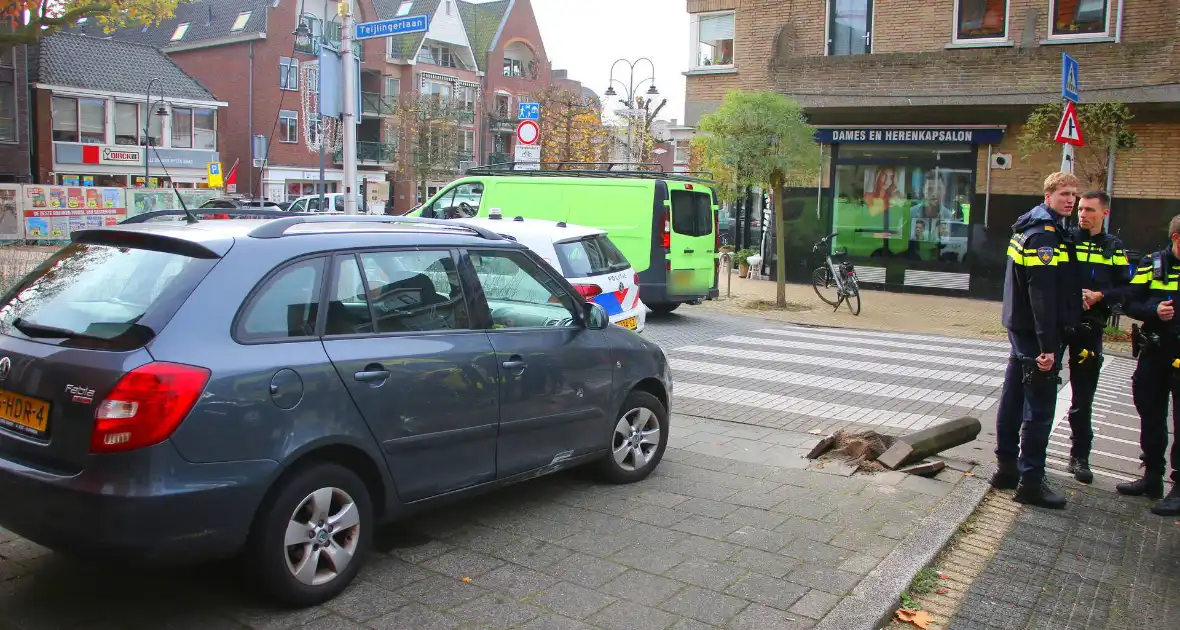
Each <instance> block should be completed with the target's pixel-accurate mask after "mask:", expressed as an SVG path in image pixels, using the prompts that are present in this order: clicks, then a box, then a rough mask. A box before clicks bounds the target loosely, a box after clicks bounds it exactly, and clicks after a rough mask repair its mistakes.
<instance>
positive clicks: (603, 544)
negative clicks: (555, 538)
mask: <svg viewBox="0 0 1180 630" xmlns="http://www.w3.org/2000/svg"><path fill="white" fill-rule="evenodd" d="M631 542H632V540H631V539H630V537H627V536H619V535H618V534H615V535H613V536H612V535H609V534H600V533H598V532H582V533H579V534H574V535H573V536H570V537H569V538H566V539H565V540H563V541H561V543H560V544H561V546H562V547H565V548H567V549H573V550H575V551H580V552H582V553H586V554H590V555H592V556H596V557H599V558H605V557H607V556H610V555H612V554H614V553H617V552H618V551H619V550H620V549H622V548H623V547H626V546H627V545H629V544H631ZM567 560H568V558H567ZM563 562H564V560H563Z"/></svg>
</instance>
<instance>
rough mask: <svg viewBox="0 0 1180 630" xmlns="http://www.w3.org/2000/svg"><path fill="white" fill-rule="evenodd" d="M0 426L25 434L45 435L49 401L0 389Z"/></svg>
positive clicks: (47, 423)
mask: <svg viewBox="0 0 1180 630" xmlns="http://www.w3.org/2000/svg"><path fill="white" fill-rule="evenodd" d="M0 426H4V427H7V428H9V429H12V430H14V431H18V432H20V433H25V434H27V435H35V436H42V435H45V429H46V427H48V426H49V403H47V402H45V401H43V400H37V399H36V398H29V397H28V396H22V395H20V394H14V393H12V392H10V391H7V390H3V389H0Z"/></svg>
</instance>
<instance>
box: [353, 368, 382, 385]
mask: <svg viewBox="0 0 1180 630" xmlns="http://www.w3.org/2000/svg"><path fill="white" fill-rule="evenodd" d="M352 376H353V378H355V379H356V380H358V381H360V382H362V383H379V382H381V381H384V380H385V379H387V378H389V370H383V369H376V370H373V369H366V370H361V371H360V372H357V373H356V374H353V375H352Z"/></svg>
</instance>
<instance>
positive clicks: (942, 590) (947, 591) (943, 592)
mask: <svg viewBox="0 0 1180 630" xmlns="http://www.w3.org/2000/svg"><path fill="white" fill-rule="evenodd" d="M934 592H935V593H937V594H938V595H946V594H947V593H949V592H951V589H949V588H946V587H945V586H944V587H942V588H940V589H935V591H934Z"/></svg>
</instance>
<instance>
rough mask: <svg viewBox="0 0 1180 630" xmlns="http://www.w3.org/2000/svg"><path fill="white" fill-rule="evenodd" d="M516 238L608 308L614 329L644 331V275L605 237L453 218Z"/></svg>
mask: <svg viewBox="0 0 1180 630" xmlns="http://www.w3.org/2000/svg"><path fill="white" fill-rule="evenodd" d="M453 220H454V221H455V222H457V223H465V224H468V225H478V226H480V227H484V228H487V229H489V230H491V231H493V232H496V233H497V234H503V235H505V236H509V237H512V238H513V239H515V240H516V242H518V243H520V244H522V245H524V246H525V247H528V248H529V249H531V250H533V251H534V252H536V253H537V255H538V256H540V257H541V258H542V259H543V260H544V261H545V262H547V263H549V266H550V267H552V268H553V269H555V270H556V271H557V272H558V273H560V274H561V275H562V276H564V277H565V279H566V280H568V281H569V283H570V284H572V285H573V286H574V288H575V289H577V290H578V293H581V294H582V296H583V297H585V298H586V300H587V301H588V302H594V303H596V304H598V305H599V306H601V307H602V308H604V309H606V312H607V314H608V315H610V321H611V323H612V324H617V325H619V326H622V327H623V328H628V329H631V330H634V331H635V332H643V328H644V326H645V324H646V323H647V307H646V306H644V304H643V302H641V301H640V299H639V275H638V274H637V273H635V270H634V269H633V268H632V267H631V263H629V262H627V258H626V257H624V256H623V253H622V252H620V251H619V248H617V247H615V244H614V243H612V242H611V240H610V238H609V237H608V236H607V235H606V232H605V231H603V230H599V229H597V228H591V227H585V226H582V225H569V224H566V223H565V222H561V221H557V222H555V221H543V220H541V219H523V218H521V217H515V218H496V215H495V209H494V208H493V209H492V216H491V217H489V218H487V219H453Z"/></svg>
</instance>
